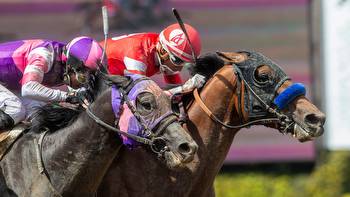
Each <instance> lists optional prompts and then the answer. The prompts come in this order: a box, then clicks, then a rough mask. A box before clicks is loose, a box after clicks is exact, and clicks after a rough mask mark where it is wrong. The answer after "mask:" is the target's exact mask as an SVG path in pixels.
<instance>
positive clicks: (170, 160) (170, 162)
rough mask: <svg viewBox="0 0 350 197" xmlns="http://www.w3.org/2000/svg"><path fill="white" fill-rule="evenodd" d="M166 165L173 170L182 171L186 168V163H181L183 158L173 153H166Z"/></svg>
mask: <svg viewBox="0 0 350 197" xmlns="http://www.w3.org/2000/svg"><path fill="white" fill-rule="evenodd" d="M164 158H165V161H164V162H165V164H166V166H167V167H168V168H169V169H171V170H180V169H183V168H184V167H185V163H183V162H181V157H180V156H178V155H176V154H175V153H173V152H171V151H166V152H164Z"/></svg>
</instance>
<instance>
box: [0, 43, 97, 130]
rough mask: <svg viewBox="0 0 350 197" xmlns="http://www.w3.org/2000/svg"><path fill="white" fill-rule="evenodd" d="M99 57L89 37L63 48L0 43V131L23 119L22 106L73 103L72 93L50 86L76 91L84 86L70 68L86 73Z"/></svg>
mask: <svg viewBox="0 0 350 197" xmlns="http://www.w3.org/2000/svg"><path fill="white" fill-rule="evenodd" d="M101 58H102V48H101V47H100V46H99V44H98V43H97V42H96V41H95V40H93V39H92V38H89V37H78V38H75V39H73V40H72V41H71V42H70V43H68V44H67V45H65V44H63V43H60V42H56V41H48V40H21V41H13V42H7V43H2V44H0V131H1V130H4V129H5V130H6V129H10V128H12V127H13V126H14V125H15V124H17V123H18V122H20V121H22V120H24V118H25V117H26V115H28V112H26V110H25V106H24V104H26V103H27V104H28V105H29V106H30V107H29V108H32V107H33V106H36V105H40V103H44V102H50V101H65V102H71V101H73V100H76V99H74V98H75V97H76V96H77V94H75V93H76V92H75V93H68V92H66V91H62V90H59V89H53V88H52V87H57V86H60V85H63V84H68V85H69V86H71V87H73V88H80V87H81V86H82V85H83V84H84V83H82V82H81V81H79V80H78V78H77V77H76V75H77V74H78V73H77V72H73V71H72V70H71V69H74V68H76V67H79V66H80V67H83V70H84V69H85V70H84V71H83V72H84V73H85V72H86V74H87V73H89V74H90V72H91V71H95V70H96V69H97V68H98V65H99V62H100V60H101ZM75 70H76V69H75ZM75 70H74V71H75ZM67 78H68V79H69V80H68V81H64V79H65V80H66V79H67Z"/></svg>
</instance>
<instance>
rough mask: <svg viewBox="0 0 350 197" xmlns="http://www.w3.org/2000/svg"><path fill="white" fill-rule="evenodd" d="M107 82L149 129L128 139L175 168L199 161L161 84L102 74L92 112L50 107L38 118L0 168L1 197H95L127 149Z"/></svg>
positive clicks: (194, 147)
mask: <svg viewBox="0 0 350 197" xmlns="http://www.w3.org/2000/svg"><path fill="white" fill-rule="evenodd" d="M106 80H108V83H111V84H113V88H115V89H118V90H119V91H122V93H123V94H122V96H123V95H124V97H122V98H123V99H124V101H125V103H127V105H128V106H129V107H130V110H131V111H132V113H133V115H134V117H135V118H136V119H137V121H138V123H140V125H141V128H142V129H143V130H142V133H141V134H142V135H132V134H124V135H128V136H127V137H130V138H131V139H134V140H139V141H137V142H140V143H144V144H146V145H149V146H145V147H146V148H145V149H147V152H148V151H150V150H153V151H154V152H155V153H157V155H156V156H158V158H159V159H160V160H162V161H164V162H165V163H166V165H164V166H167V167H169V168H177V167H179V168H180V167H181V166H183V165H184V163H185V162H189V161H191V160H192V159H193V155H194V153H195V152H196V149H197V145H196V144H195V142H194V141H193V140H192V138H191V137H190V135H189V134H188V133H187V132H186V131H185V130H184V129H183V128H182V127H181V125H180V123H179V122H178V120H177V117H176V116H175V115H174V114H173V112H172V110H171V105H170V99H169V98H168V96H166V95H165V94H164V93H163V91H162V90H161V89H160V88H159V86H157V85H155V82H153V81H151V80H150V79H149V78H144V77H138V78H135V79H134V78H126V77H120V76H119V77H118V76H114V77H110V76H107V75H102V74H101V73H100V74H99V75H98V76H97V79H96V83H97V85H96V86H97V87H96V88H94V89H95V90H96V91H97V92H98V93H97V95H96V100H95V101H94V102H93V103H92V104H91V105H89V107H88V108H87V109H86V111H83V112H81V113H78V112H76V111H75V110H72V109H66V108H57V107H50V106H52V105H50V106H45V107H43V108H41V109H40V110H39V111H38V112H37V115H36V116H35V117H34V119H33V126H32V128H31V129H30V130H29V131H28V132H26V133H25V134H23V136H22V137H20V138H19V139H18V140H17V142H16V143H14V144H13V146H12V148H11V149H9V150H8V152H7V154H6V155H5V157H4V158H3V159H2V161H1V162H0V166H1V171H0V182H1V183H0V187H1V188H0V191H2V192H4V193H2V194H1V196H4V195H6V193H7V195H9V196H11V195H12V196H33V197H41V196H42V197H47V196H79V195H81V196H93V195H94V194H95V192H96V190H97V187H98V185H99V183H100V181H101V180H102V178H103V176H104V174H105V172H106V171H107V169H108V167H109V165H110V164H111V163H112V161H113V159H114V158H115V156H116V155H117V153H118V151H119V149H120V147H121V146H122V140H121V138H120V137H119V136H118V135H116V133H115V132H114V131H117V132H119V133H120V130H117V129H116V128H114V127H111V126H109V125H114V124H113V123H114V120H115V114H114V112H113V110H112V102H113V101H112V100H111V97H113V94H111V93H112V92H113V88H112V87H110V86H109V85H106ZM140 87H143V88H142V89H141V88H140ZM126 95H129V97H130V95H133V96H135V100H134V101H132V100H128V99H129V98H126V97H128V96H126ZM112 99H113V98H112ZM132 107H133V108H132ZM132 109H134V111H133V110H132ZM124 110H125V109H124ZM155 121H157V122H155ZM67 125H68V126H67ZM150 125H153V126H152V127H151V126H150ZM63 126H67V127H65V128H62V127H63ZM55 130H57V131H55ZM152 155H153V156H154V157H155V158H156V156H155V155H154V154H152ZM4 181H5V182H4Z"/></svg>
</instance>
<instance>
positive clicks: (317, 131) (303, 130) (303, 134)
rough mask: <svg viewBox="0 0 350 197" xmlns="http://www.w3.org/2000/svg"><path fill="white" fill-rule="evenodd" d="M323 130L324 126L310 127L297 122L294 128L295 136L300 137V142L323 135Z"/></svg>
mask: <svg viewBox="0 0 350 197" xmlns="http://www.w3.org/2000/svg"><path fill="white" fill-rule="evenodd" d="M323 132H324V128H323V126H319V127H310V126H309V125H306V124H298V123H295V124H294V128H293V137H295V138H296V139H298V140H299V141H300V142H306V141H310V140H314V139H315V138H316V137H319V136H321V135H322V134H323Z"/></svg>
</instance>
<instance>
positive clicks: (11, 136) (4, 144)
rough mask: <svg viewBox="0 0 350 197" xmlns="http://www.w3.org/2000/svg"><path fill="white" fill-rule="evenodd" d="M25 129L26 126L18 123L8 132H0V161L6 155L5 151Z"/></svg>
mask: <svg viewBox="0 0 350 197" xmlns="http://www.w3.org/2000/svg"><path fill="white" fill-rule="evenodd" d="M27 128H28V126H27V125H25V124H23V123H19V124H18V125H16V126H15V127H14V128H13V129H12V130H10V131H0V161H1V160H2V158H3V156H4V155H5V154H6V152H7V149H9V148H10V147H11V145H12V144H13V143H14V142H15V141H16V139H17V138H18V137H19V136H20V135H21V134H22V132H23V131H24V130H25V129H27Z"/></svg>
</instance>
